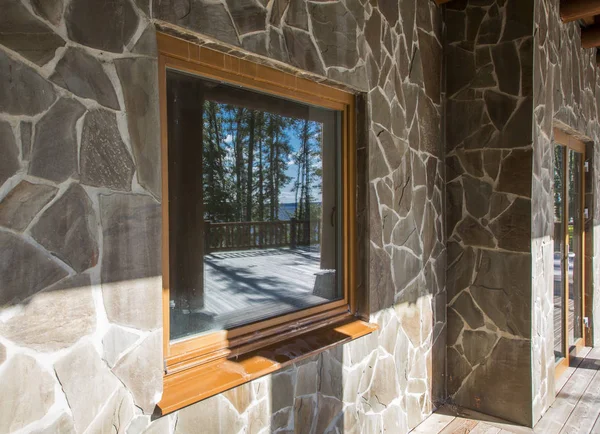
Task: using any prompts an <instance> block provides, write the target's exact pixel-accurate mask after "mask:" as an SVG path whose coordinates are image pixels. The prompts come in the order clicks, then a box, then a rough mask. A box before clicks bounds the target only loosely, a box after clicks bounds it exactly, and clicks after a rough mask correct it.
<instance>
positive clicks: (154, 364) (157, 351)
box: [113, 330, 163, 414]
mask: <svg viewBox="0 0 600 434" xmlns="http://www.w3.org/2000/svg"><path fill="white" fill-rule="evenodd" d="M161 350H162V330H157V331H155V332H153V333H151V334H150V335H149V336H148V337H147V338H146V339H144V340H143V341H142V343H141V344H139V345H138V346H137V347H136V348H134V349H133V350H132V351H131V352H129V353H128V354H126V355H125V356H124V357H123V358H122V359H121V360H120V361H119V362H118V363H117V364H116V365H115V367H114V368H113V372H114V374H115V375H116V376H117V377H119V379H120V380H121V381H122V382H123V384H125V386H126V387H127V389H128V390H129V391H130V392H131V394H132V395H133V399H134V401H135V405H136V406H137V407H139V408H141V409H142V411H143V412H144V413H146V414H152V412H153V411H154V407H155V406H156V404H157V401H156V397H157V396H160V391H161V389H162V387H161V386H162V384H161V380H162V377H163V359H162V352H161Z"/></svg>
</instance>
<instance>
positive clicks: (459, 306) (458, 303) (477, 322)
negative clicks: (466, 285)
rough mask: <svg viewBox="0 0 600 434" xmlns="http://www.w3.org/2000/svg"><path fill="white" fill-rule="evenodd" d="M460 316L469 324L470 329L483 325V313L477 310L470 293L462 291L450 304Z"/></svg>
mask: <svg viewBox="0 0 600 434" xmlns="http://www.w3.org/2000/svg"><path fill="white" fill-rule="evenodd" d="M450 306H451V307H452V308H453V309H454V310H455V311H456V312H458V313H459V314H460V316H461V317H462V318H463V319H464V320H465V321H466V322H467V324H469V327H471V328H472V329H477V328H479V327H481V326H483V325H484V321H483V314H482V313H481V311H480V310H479V308H478V307H477V306H475V303H474V302H473V299H472V298H471V295H470V294H469V293H468V292H466V291H463V292H462V293H461V294H460V295H459V296H458V298H457V299H456V300H454V302H452V304H451V305H450Z"/></svg>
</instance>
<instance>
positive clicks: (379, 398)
mask: <svg viewBox="0 0 600 434" xmlns="http://www.w3.org/2000/svg"><path fill="white" fill-rule="evenodd" d="M397 396H399V390H398V380H397V377H396V366H395V364H394V358H393V357H392V356H390V355H387V354H386V355H384V356H383V357H379V358H378V359H377V361H376V364H375V369H374V372H373V379H372V381H371V386H370V387H369V389H368V390H367V392H366V393H364V394H363V398H364V399H365V400H366V401H367V402H368V403H369V405H370V407H371V408H372V409H373V411H375V412H380V411H382V410H383V409H384V408H386V407H387V406H388V405H389V404H390V403H391V402H392V401H393V400H394V398H395V397H397Z"/></svg>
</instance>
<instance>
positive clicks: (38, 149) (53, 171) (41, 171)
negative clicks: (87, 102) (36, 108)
mask: <svg viewBox="0 0 600 434" xmlns="http://www.w3.org/2000/svg"><path fill="white" fill-rule="evenodd" d="M84 112H85V107H84V106H83V105H81V104H80V103H79V102H77V101H76V100H74V99H66V98H61V99H60V100H58V102H57V103H56V104H54V105H53V106H52V108H51V109H50V110H49V111H48V112H47V113H46V114H44V116H43V117H42V118H41V119H40V120H39V121H38V123H37V124H36V126H35V140H34V142H33V149H32V153H31V163H30V165H29V174H30V175H33V176H38V177H40V178H45V179H49V180H50V181H55V182H59V183H60V182H63V181H66V180H67V179H68V178H69V177H72V176H75V175H76V174H77V133H76V131H75V123H76V122H77V120H78V119H79V118H80V117H81V116H82V115H83V113H84Z"/></svg>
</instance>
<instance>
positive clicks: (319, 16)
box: [288, 2, 358, 69]
mask: <svg viewBox="0 0 600 434" xmlns="http://www.w3.org/2000/svg"><path fill="white" fill-rule="evenodd" d="M298 3H301V4H304V2H298ZM303 7H304V6H303ZM309 9H310V16H311V22H312V29H313V34H314V36H315V39H316V41H317V45H318V46H319V49H320V50H321V56H323V61H324V62H325V66H326V67H329V66H342V67H344V68H348V69H351V68H353V67H354V65H356V62H357V60H358V54H357V52H356V43H355V41H356V21H354V18H353V17H352V14H350V13H348V10H347V9H346V8H345V7H344V5H343V4H342V3H340V2H336V3H312V4H311V5H310V6H309ZM288 15H289V11H288Z"/></svg>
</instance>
